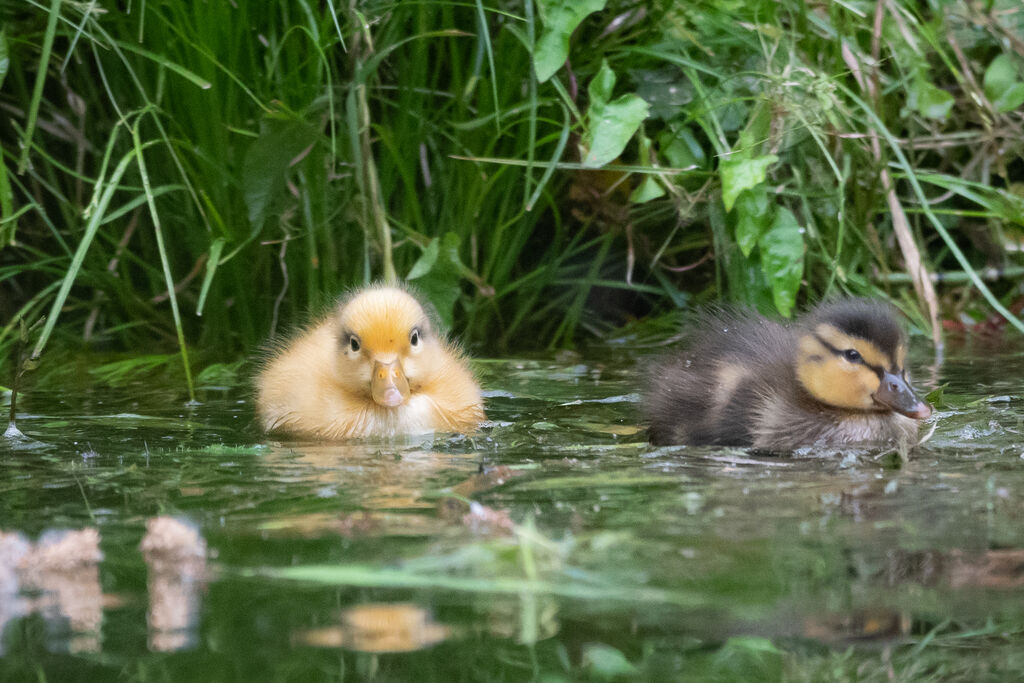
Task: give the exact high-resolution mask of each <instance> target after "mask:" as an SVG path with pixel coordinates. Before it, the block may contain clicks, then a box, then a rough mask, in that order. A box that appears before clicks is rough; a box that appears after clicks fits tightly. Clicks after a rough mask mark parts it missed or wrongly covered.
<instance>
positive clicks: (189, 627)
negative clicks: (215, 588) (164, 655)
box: [139, 517, 207, 652]
mask: <svg viewBox="0 0 1024 683" xmlns="http://www.w3.org/2000/svg"><path fill="white" fill-rule="evenodd" d="M139 548H140V549H141V550H142V555H143V557H144V558H145V560H146V567H147V568H148V569H149V580H148V586H149V610H148V611H147V612H146V620H147V622H148V623H149V649H150V650H153V651H155V652H173V651H175V650H183V649H186V648H191V647H194V646H195V644H196V640H197V638H196V635H197V626H198V625H199V608H200V594H201V593H202V591H203V589H204V588H205V587H206V579H207V570H206V541H205V540H204V539H203V537H202V536H200V535H199V531H198V530H197V529H196V528H195V527H194V526H192V525H191V524H189V523H187V522H183V521H181V520H178V519H175V518H173V517H154V518H152V519H149V520H147V521H146V535H145V536H144V537H143V539H142V543H141V544H140V545H139Z"/></svg>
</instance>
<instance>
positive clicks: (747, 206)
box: [736, 185, 772, 256]
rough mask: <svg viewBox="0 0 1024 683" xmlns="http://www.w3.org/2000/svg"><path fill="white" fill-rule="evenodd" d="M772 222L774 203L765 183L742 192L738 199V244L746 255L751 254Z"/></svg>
mask: <svg viewBox="0 0 1024 683" xmlns="http://www.w3.org/2000/svg"><path fill="white" fill-rule="evenodd" d="M771 222H772V203H771V201H770V200H769V199H768V191H767V189H766V188H765V186H764V185H758V186H757V187H754V188H751V189H749V190H744V191H743V192H741V193H740V196H739V197H738V198H737V199H736V244H738V245H739V247H740V251H742V252H743V255H744V256H750V252H752V251H753V250H754V247H756V246H757V241H758V240H759V239H761V235H763V234H764V233H765V231H766V230H768V226H769V225H771Z"/></svg>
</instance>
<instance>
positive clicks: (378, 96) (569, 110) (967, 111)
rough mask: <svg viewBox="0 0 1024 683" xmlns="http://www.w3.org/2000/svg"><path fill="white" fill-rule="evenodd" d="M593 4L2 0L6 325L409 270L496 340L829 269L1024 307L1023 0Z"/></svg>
mask: <svg viewBox="0 0 1024 683" xmlns="http://www.w3.org/2000/svg"><path fill="white" fill-rule="evenodd" d="M603 4H604V5H606V6H605V7H604V8H603V9H600V10H598V11H595V12H593V13H591V14H587V13H586V12H583V13H578V12H575V11H566V10H564V8H563V9H562V10H560V9H559V7H558V6H556V5H554V4H553V3H551V2H548V1H544V2H538V3H536V4H534V3H533V2H526V3H512V2H483V1H482V0H477V1H476V2H440V1H434V0H424V1H422V2H401V3H397V2H363V3H340V2H328V3H314V2H310V1H309V0H296V1H294V2H289V3H259V2H245V1H241V2H238V3H220V2H210V3H178V2H170V1H169V0H148V1H147V2H144V3H132V4H130V5H129V6H128V7H129V9H130V11H128V12H125V11H123V10H122V6H121V5H117V4H115V3H112V2H100V3H96V4H69V3H59V2H51V3H45V2H41V1H40V0H31V1H30V2H25V3H20V4H17V5H15V4H7V5H5V7H4V9H3V10H2V13H3V16H2V19H3V25H4V29H3V33H2V34H0V36H2V40H0V65H3V64H4V58H5V57H6V58H7V59H8V60H9V62H8V63H7V64H6V65H5V66H0V109H2V111H3V113H4V123H3V124H2V125H0V145H2V153H3V165H2V167H0V168H2V171H0V242H2V244H0V347H2V348H4V349H9V348H10V347H11V344H12V343H13V339H14V336H15V335H14V332H15V330H16V329H17V320H19V319H22V318H23V319H25V320H27V321H28V322H29V323H31V322H34V321H35V320H37V319H38V318H39V317H40V316H42V315H43V314H44V313H46V314H47V315H48V317H47V320H46V323H45V327H43V328H42V332H41V334H40V335H39V336H38V337H37V338H36V340H35V342H34V347H35V350H36V351H37V352H41V351H42V350H43V349H44V348H45V347H46V345H48V344H50V343H53V342H54V341H59V342H60V343H62V344H67V345H76V346H77V345H82V344H87V345H90V346H99V347H104V348H125V349H134V348H147V349H148V348H152V347H153V345H154V344H155V345H157V346H159V347H161V348H162V349H164V350H173V349H175V348H177V349H178V351H179V353H180V354H181V355H182V356H183V359H182V360H183V361H184V362H185V366H186V368H187V367H188V365H189V362H188V360H187V351H188V349H189V348H190V347H191V348H193V349H201V350H202V352H203V354H204V358H206V357H210V358H231V357H234V356H236V355H237V354H238V353H239V352H243V351H248V350H251V349H253V348H255V347H257V346H258V345H259V344H260V343H262V342H263V341H264V340H265V339H266V338H267V337H269V336H271V335H273V334H277V333H281V332H282V331H285V330H287V329H288V328H290V327H291V326H292V325H294V324H297V323H301V322H302V321H304V320H307V319H308V318H309V316H310V315H315V314H316V313H317V312H318V311H321V310H323V308H324V307H326V306H328V305H329V304H330V302H331V301H332V300H334V299H335V297H336V296H337V295H338V294H339V293H341V292H342V291H344V290H345V289H347V288H350V287H354V286H358V285H360V284H363V283H366V282H369V281H373V280H377V279H394V278H405V277H406V276H408V275H410V274H412V275H416V277H415V278H414V279H413V280H412V283H413V284H414V285H416V286H417V287H418V288H419V289H420V290H421V291H422V292H423V293H424V294H425V295H426V296H427V297H428V298H430V299H431V300H432V302H433V303H434V305H435V306H436V307H437V308H438V309H439V312H440V314H441V317H442V319H443V320H444V321H446V322H447V323H450V324H451V326H452V328H453V329H454V331H455V332H456V333H457V334H458V336H460V337H461V338H462V339H463V340H465V341H466V342H468V343H469V344H470V345H472V346H474V347H478V348H482V349H485V350H487V351H488V352H491V353H494V352H500V351H502V350H506V349H515V348H527V347H538V346H540V347H544V346H548V347H562V346H571V345H574V344H576V343H579V342H581V341H586V340H588V339H593V338H595V337H602V336H604V335H606V334H607V333H608V332H609V331H611V330H613V329H616V328H618V327H620V326H621V325H622V324H624V323H626V322H628V321H630V320H633V319H635V318H636V317H641V316H646V315H654V314H658V313H662V312H666V311H669V310H672V309H674V308H676V307H679V306H685V305H688V304H689V303H691V302H701V301H706V300H711V299H719V298H726V299H731V300H735V301H741V302H746V303H750V304H753V305H757V306H759V307H762V308H766V309H777V310H779V311H781V312H783V313H789V312H790V311H791V310H793V309H794V307H798V306H800V305H802V304H803V303H805V302H808V301H813V300H816V299H817V298H819V297H821V296H824V295H828V294H832V293H836V292H850V293H857V294H868V295H882V296H889V297H892V298H893V299H895V300H896V301H897V302H899V303H900V304H901V305H902V306H903V307H904V309H905V310H906V311H907V312H908V313H909V314H910V315H911V317H912V319H913V320H915V321H916V322H917V323H918V324H920V325H921V326H922V327H924V328H925V329H927V327H928V326H929V325H930V324H931V322H932V321H934V318H930V314H931V313H932V312H933V311H932V310H930V309H934V308H936V307H941V308H943V309H944V311H945V313H946V314H947V315H952V314H954V313H959V312H960V311H964V310H966V311H968V312H970V313H972V314H973V315H976V316H977V315H988V314H989V313H988V312H987V311H988V310H990V309H995V311H997V312H999V313H1000V314H1003V315H1005V316H1006V317H1007V318H1009V319H1011V322H1012V324H1014V325H1016V326H1018V327H1020V323H1019V322H1017V321H1016V320H1014V319H1013V316H1012V313H1011V311H1009V310H1008V307H1009V306H1011V305H1012V304H1014V303H1016V302H1017V301H1018V300H1019V298H1020V296H1021V293H1022V292H1021V286H1020V277H1019V272H1020V270H1019V269H1020V267H1021V265H1022V263H1021V257H1020V253H1021V251H1020V245H1021V243H1022V242H1024V236H1022V232H1021V229H1022V226H1024V192H1022V191H1021V190H1020V188H1021V182H1022V177H1024V163H1022V161H1021V156H1022V153H1024V140H1022V138H1021V136H1020V134H1019V130H1020V126H1021V100H1024V51H1022V48H1021V45H1022V43H1021V40H1020V36H1021V35H1024V13H1022V12H1020V10H1019V8H1018V7H1017V5H1016V3H1014V2H1012V0H998V1H996V2H993V3H989V4H987V5H985V6H984V7H978V8H976V7H974V6H969V7H968V6H965V5H963V4H962V3H946V2H939V1H938V0H934V1H933V2H930V3H909V2H896V3H891V4H888V5H885V6H884V9H883V15H881V16H877V17H876V15H875V12H876V6H875V5H874V4H868V3H856V2H854V3H827V4H823V5H807V4H805V3H803V2H799V1H797V0H785V1H783V2H769V1H768V0H762V1H759V2H750V3H724V4H723V3H718V2H696V3H687V4H686V5H684V6H683V5H678V3H672V2H667V1H664V2H653V3H651V2H628V1H621V0H611V1H610V2H607V3H601V2H597V3H594V7H595V8H596V7H600V6H601V5H603ZM572 6H573V7H584V6H587V5H586V3H577V4H573V5H572ZM332 9H333V10H335V12H336V13H332V12H331V11H330V10H332ZM876 20H877V21H876ZM577 23H578V26H577ZM876 25H877V26H879V27H880V29H879V30H876V28H875V26H876ZM559 35H561V36H570V38H569V43H568V54H567V61H566V59H565V55H564V54H563V53H562V52H561V51H560V50H561V49H562V48H561V43H560V40H559V38H558V37H559ZM1008 36H1009V37H1008ZM1013 36H1016V37H1017V39H1016V40H1014V39H1012V38H1013ZM535 66H536V67H537V68H538V69H539V71H535ZM537 73H541V76H542V77H543V80H539V79H538V77H537V75H536V74H537ZM886 174H888V179H886V177H885V175H886ZM887 182H888V185H887ZM894 203H895V205H896V206H897V207H898V209H897V211H896V212H894V210H893V206H894ZM901 216H905V220H904V219H903V218H902V217H901ZM900 238H902V241H901V239H900ZM915 253H919V254H920V258H921V260H922V263H923V266H924V269H925V271H926V272H929V273H945V272H947V271H949V272H953V273H955V274H956V275H955V277H958V278H959V281H953V280H950V281H948V282H945V283H942V284H940V285H939V286H938V291H937V293H936V294H935V295H933V294H932V293H931V292H930V287H931V285H929V284H928V283H927V279H926V278H925V279H922V278H921V277H920V276H919V275H915V274H914V273H913V272H911V271H909V270H908V267H907V262H908V259H913V258H915V255H914V254H915ZM694 264H697V265H696V266H695V267H693V268H690V267H689V266H692V265H694ZM993 267H994V268H996V269H997V270H998V269H1004V270H1005V272H1006V273H1008V274H1009V276H1007V277H997V278H996V279H995V280H994V281H992V280H987V279H983V278H982V277H980V271H982V270H984V269H986V268H993ZM988 272H991V271H988ZM915 279H917V280H918V282H917V289H915V288H914V286H913V281H914V280H915ZM5 355H6V354H5ZM186 376H188V375H187V374H186Z"/></svg>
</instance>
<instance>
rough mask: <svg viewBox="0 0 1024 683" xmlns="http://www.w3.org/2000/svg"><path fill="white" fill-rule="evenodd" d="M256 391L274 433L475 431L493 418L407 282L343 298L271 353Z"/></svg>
mask: <svg viewBox="0 0 1024 683" xmlns="http://www.w3.org/2000/svg"><path fill="white" fill-rule="evenodd" d="M256 394H257V396H256V404H257V409H258V412H259V416H260V421H261V423H262V425H263V427H264V429H265V430H266V431H268V432H285V433H289V434H292V435H295V436H302V437H308V438H315V439H342V438H348V437H363V436H395V435H400V434H423V433H429V432H434V431H446V432H470V431H473V430H474V429H475V428H476V427H477V425H479V424H480V422H481V421H483V419H484V411H483V399H482V398H481V394H480V386H479V385H478V384H477V382H476V379H475V378H474V377H473V373H472V372H471V371H470V369H469V366H468V363H467V361H466V359H465V358H464V357H463V355H462V354H461V352H459V350H458V349H457V348H456V347H455V346H453V345H452V344H450V343H449V342H448V341H447V340H445V338H444V337H443V336H442V335H440V334H438V333H437V332H436V331H435V329H434V326H433V325H432V324H431V321H430V319H429V318H428V316H427V314H426V313H425V311H424V308H423V306H422V305H421V304H420V302H419V301H417V300H416V298H415V297H413V296H412V295H411V294H410V293H409V292H407V291H405V290H404V289H401V288H398V287H385V286H373V287H368V288H366V289H363V290H361V291H358V292H356V293H355V294H353V295H352V296H351V297H349V298H348V299H347V300H345V301H343V302H342V303H341V304H340V305H339V306H338V307H337V309H336V310H335V311H334V312H333V313H331V314H330V315H328V316H327V317H326V318H325V319H324V320H322V321H321V322H319V323H317V324H315V325H314V326H313V327H312V328H310V329H309V330H307V331H305V332H304V333H302V334H300V335H299V336H298V337H297V338H296V339H294V340H293V341H292V342H291V343H289V344H287V345H286V346H285V347H283V348H282V349H281V350H280V351H279V352H278V353H276V354H275V355H274V356H273V357H272V358H270V360H269V361H268V362H267V363H266V364H265V366H264V367H263V369H262V371H261V372H260V373H259V376H258V377H257V380H256Z"/></svg>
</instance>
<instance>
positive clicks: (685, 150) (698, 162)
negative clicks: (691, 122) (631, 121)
mask: <svg viewBox="0 0 1024 683" xmlns="http://www.w3.org/2000/svg"><path fill="white" fill-rule="evenodd" d="M658 147H659V148H660V149H661V154H662V155H663V156H664V157H665V158H666V159H667V160H668V163H669V166H671V167H672V168H693V167H696V168H704V165H705V163H707V155H706V154H705V153H704V148H703V147H701V146H700V143H699V142H698V141H697V138H696V137H695V136H694V134H693V132H692V131H690V129H689V128H686V127H684V128H681V129H679V130H678V131H676V132H674V133H673V132H672V131H665V132H664V133H662V134H661V135H659V136H658Z"/></svg>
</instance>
